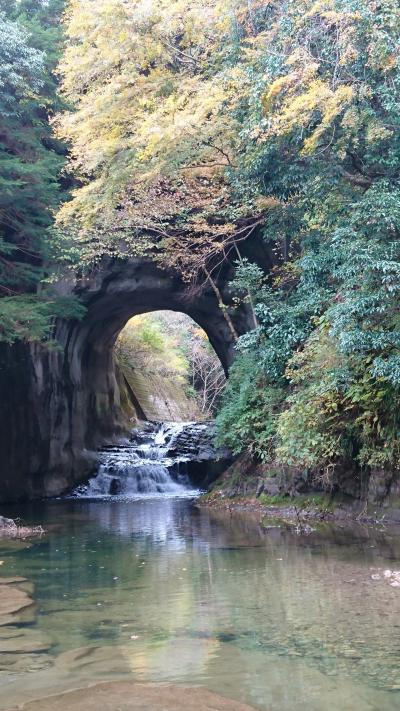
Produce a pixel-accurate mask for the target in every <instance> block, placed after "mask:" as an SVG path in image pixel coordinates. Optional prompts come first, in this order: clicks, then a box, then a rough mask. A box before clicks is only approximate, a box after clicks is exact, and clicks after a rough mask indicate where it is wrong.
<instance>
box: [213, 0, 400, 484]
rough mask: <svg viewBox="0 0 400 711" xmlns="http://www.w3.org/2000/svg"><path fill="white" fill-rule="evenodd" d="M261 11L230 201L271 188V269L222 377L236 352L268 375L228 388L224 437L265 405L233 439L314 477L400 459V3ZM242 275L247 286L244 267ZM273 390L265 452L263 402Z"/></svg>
mask: <svg viewBox="0 0 400 711" xmlns="http://www.w3.org/2000/svg"><path fill="white" fill-rule="evenodd" d="M268 13H269V22H270V25H269V27H270V29H269V35H268V36H269V37H270V38H272V40H273V41H272V44H270V45H269V46H267V47H266V45H264V46H262V45H261V44H260V43H259V42H258V37H261V36H263V35H264V32H268V30H267V29H265V30H263V29H262V24H260V25H258V27H259V29H260V34H259V35H258V33H256V39H255V40H254V42H252V49H251V50H250V53H251V62H250V64H251V66H250V67H248V71H249V74H250V75H251V76H252V78H253V81H254V87H255V91H254V93H253V96H252V99H251V102H250V101H249V103H248V104H247V105H244V109H243V110H244V115H246V116H247V118H248V120H247V121H246V122H245V123H244V126H245V127H244V129H243V131H242V134H241V136H242V140H243V143H242V148H243V152H242V155H241V156H240V159H239V160H238V161H237V163H238V170H237V171H236V173H235V175H234V178H233V180H232V186H233V188H234V193H233V196H235V191H236V193H237V196H238V198H239V196H240V194H242V195H243V194H244V195H246V196H247V200H253V201H255V200H256V195H257V194H258V195H259V196H260V200H259V204H261V205H262V204H263V202H262V201H267V200H270V203H269V205H270V209H269V212H268V214H267V215H266V218H265V221H264V227H263V237H264V239H265V240H266V242H267V243H268V244H269V245H271V246H272V248H273V249H274V250H275V253H276V255H277V266H276V268H275V271H274V272H273V274H272V275H271V277H270V278H269V280H268V281H267V283H266V284H265V285H264V286H263V287H262V288H261V289H259V291H258V293H257V297H256V304H255V312H256V314H257V317H258V324H259V327H258V328H257V329H255V330H254V331H253V332H251V333H250V334H247V335H246V336H244V337H242V338H241V339H240V340H239V343H238V349H239V351H240V352H241V354H242V355H240V356H239V358H238V360H237V362H236V363H235V364H234V366H233V370H232V374H231V377H232V379H233V382H235V379H236V378H238V379H239V380H240V378H241V377H243V380H244V381H245V380H246V376H245V369H244V368H243V359H244V358H245V359H248V362H249V363H250V362H253V363H257V367H258V368H259V369H260V370H261V373H262V376H263V378H264V380H263V378H262V377H259V378H258V380H257V378H253V383H252V385H250V386H248V387H249V389H250V395H249V396H248V397H247V398H246V399H242V400H240V398H238V397H237V393H238V388H236V389H229V390H228V399H227V400H226V401H225V404H224V407H223V410H222V412H221V414H220V416H219V418H218V421H219V426H220V430H221V434H220V436H221V437H222V438H225V439H228V438H229V428H230V427H231V420H232V415H233V411H234V407H235V404H236V405H238V404H239V403H240V405H239V406H238V407H237V409H236V411H235V416H234V417H235V418H236V420H237V422H241V421H243V420H246V417H252V418H255V419H256V418H257V414H258V416H259V419H260V421H262V419H263V418H265V429H264V430H263V429H262V428H261V429H260V431H259V432H254V441H253V442H249V441H245V440H244V441H242V442H241V444H240V446H239V449H244V448H246V447H250V448H251V449H252V451H258V452H259V453H260V456H267V457H268V458H270V457H272V458H273V459H274V460H275V462H277V463H278V464H279V463H284V464H291V465H294V466H298V467H306V468H308V469H310V470H312V471H314V472H315V474H316V476H327V475H328V474H329V472H332V471H333V470H334V468H335V467H336V466H337V465H338V464H340V463H341V464H343V463H347V466H356V467H366V466H367V467H372V466H383V467H389V468H393V469H396V468H399V441H400V440H399V437H400V421H399V418H398V415H397V413H398V411H399V394H400V390H399V386H400V380H399V377H400V367H399V364H400V350H399V348H400V332H399V318H398V313H399V306H400V304H399V262H400V259H399V258H400V253H399V244H400V243H399V237H400V222H399V214H400V213H399V205H400V199H399V198H400V194H399V188H400V184H399V175H400V131H399V128H400V120H399V116H400V67H399V63H398V51H397V49H396V48H398V43H399V38H400V10H399V7H398V4H397V3H395V2H394V1H392V0H385V2H383V3H381V2H380V3H378V2H369V3H359V2H352V1H351V0H332V1H331V2H328V1H326V2H325V1H322V2H318V3H313V2H307V1H306V0H303V1H302V2H299V3H295V4H292V5H290V6H289V5H287V6H285V15H284V22H280V21H278V15H279V11H278V10H277V9H276V7H275V6H272V5H271V6H269V8H268ZM260 22H261V21H260ZM264 27H265V25H264ZM244 36H245V31H244ZM264 36H265V35H264ZM243 44H245V40H242V46H243ZM270 48H271V51H269V49H270ZM261 72H263V74H261ZM261 76H262V77H263V78H265V77H266V78H267V86H265V84H264V81H263V80H262V78H261ZM257 78H258V79H257ZM265 204H266V203H265ZM239 276H240V279H239V281H238V283H237V286H238V287H239V288H240V290H241V291H242V292H243V288H244V287H245V285H246V270H244V271H243V269H242V271H241V273H240V275H239ZM252 280H253V275H252V273H251V272H250V271H249V272H248V274H247V283H248V285H249V288H251V284H252ZM241 373H242V375H241ZM282 389H283V391H284V393H285V395H284V397H283V398H281V400H280V402H281V412H280V414H279V416H278V418H277V419H276V421H275V422H276V424H275V430H274V432H275V435H274V449H273V451H272V453H271V447H270V444H269V439H268V437H265V433H267V434H269V432H270V418H268V417H265V415H264V412H265V398H266V397H268V396H270V395H269V394H270V393H271V391H272V392H276V393H278V392H279V393H280V394H281V393H282ZM265 441H267V442H268V444H267V445H265ZM263 443H264V444H263ZM264 448H265V454H264Z"/></svg>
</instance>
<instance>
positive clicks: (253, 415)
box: [217, 354, 284, 461]
mask: <svg viewBox="0 0 400 711" xmlns="http://www.w3.org/2000/svg"><path fill="white" fill-rule="evenodd" d="M283 397H284V393H283V392H282V391H281V390H280V389H279V388H274V387H272V386H270V385H268V382H267V381H266V379H265V377H264V376H263V374H262V370H261V369H260V366H259V364H258V363H257V361H256V359H255V358H254V356H252V355H248V354H241V355H239V356H238V357H237V358H236V361H235V365H234V367H233V368H232V370H231V373H230V377H229V380H228V384H227V387H226V391H225V395H224V397H223V400H222V409H221V411H220V413H219V414H218V416H217V426H218V429H219V436H218V441H219V443H220V444H223V445H226V446H227V447H229V448H230V449H232V451H233V452H234V453H235V454H238V453H239V452H242V451H243V450H245V449H248V450H249V451H250V452H251V453H252V454H254V455H256V456H258V457H259V458H260V459H261V460H262V461H271V460H272V459H273V456H274V447H275V444H276V429H277V424H278V416H279V412H280V408H281V403H282V400H283Z"/></svg>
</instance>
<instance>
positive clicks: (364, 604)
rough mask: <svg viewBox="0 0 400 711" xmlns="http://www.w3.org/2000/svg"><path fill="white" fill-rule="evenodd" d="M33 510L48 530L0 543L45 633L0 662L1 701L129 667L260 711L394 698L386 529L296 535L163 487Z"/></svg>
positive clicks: (386, 705)
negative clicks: (32, 538) (15, 670)
mask: <svg viewBox="0 0 400 711" xmlns="http://www.w3.org/2000/svg"><path fill="white" fill-rule="evenodd" d="M30 517H31V518H32V519H36V520H38V517H39V518H40V520H41V521H43V520H44V519H45V521H44V522H45V523H46V521H47V526H48V528H49V531H50V532H49V534H48V536H46V537H45V538H44V539H43V540H41V541H36V542H35V543H34V544H33V545H32V547H31V548H29V549H24V550H20V551H15V550H11V549H10V550H8V549H7V548H6V547H5V548H4V549H3V551H2V552H1V556H0V557H1V559H4V561H5V564H4V566H3V570H2V574H3V572H4V574H7V575H10V574H20V575H25V576H26V577H28V578H29V579H30V580H31V581H33V582H34V584H35V589H36V592H35V595H36V598H37V602H38V606H37V609H38V615H37V619H36V623H35V625H36V629H37V630H38V631H40V633H41V634H43V635H45V636H46V638H48V639H50V640H51V645H52V646H51V648H50V649H49V651H47V652H46V653H45V654H43V655H42V658H43V659H42V661H43V667H42V670H40V669H39V670H37V671H36V672H35V674H34V675H32V674H28V668H29V663H30V662H29V660H28V661H27V665H28V666H27V667H26V669H25V670H24V669H23V668H21V671H20V676H19V678H18V681H17V682H14V681H13V678H12V676H11V674H7V664H4V665H3V683H4V684H6V685H7V686H6V688H7V695H8V697H7V699H8V701H7V702H8V703H9V701H10V700H12V701H13V702H17V701H20V700H21V698H22V696H23V695H24V694H25V695H26V694H28V695H29V693H32V691H31V690H32V688H33V687H36V689H41V690H42V691H43V690H45V689H47V690H48V689H50V690H55V689H58V688H68V687H69V686H71V685H73V684H76V683H78V682H80V683H83V682H85V683H86V682H87V683H89V682H91V681H93V680H97V681H98V680H99V679H110V678H121V679H122V678H124V679H125V678H129V679H131V678H133V679H135V680H139V681H174V682H179V683H183V682H184V683H194V684H200V685H203V686H205V687H207V688H209V689H211V690H213V691H216V692H218V693H221V694H225V695H227V696H229V697H231V698H233V699H237V700H241V701H244V702H246V703H249V704H251V705H253V706H254V708H258V709H261V710H265V711H266V709H279V711H289V710H290V711H293V710H294V711H296V710H297V709H305V708H307V709H315V710H317V709H318V710H320V709H325V708H329V709H338V710H339V709H340V710H342V709H345V708H348V709H352V711H364V709H366V710H367V709H368V710H370V711H371V710H372V709H388V710H389V709H395V708H396V709H397V708H398V706H399V702H400V696H399V691H400V671H399V661H400V639H399V632H400V622H399V620H400V618H399V612H400V590H399V589H397V588H394V587H391V585H390V583H389V582H388V579H387V578H385V576H384V574H383V571H384V570H385V569H387V568H388V567H391V568H394V567H396V566H397V568H398V569H400V562H398V561H399V560H400V555H399V554H400V547H399V538H398V536H397V534H396V533H394V532H393V533H392V532H390V531H389V532H387V531H386V532H379V531H378V532H376V531H375V532H371V529H363V528H357V529H356V530H352V531H348V530H340V529H335V530H334V531H332V530H331V529H322V530H321V531H319V532H315V533H314V534H312V535H311V536H297V535H295V534H294V533H293V532H291V531H288V530H286V529H285V528H279V527H275V528H269V529H268V530H267V531H266V530H265V529H264V528H263V526H262V525H261V523H260V521H259V520H257V518H256V517H255V518H251V517H249V516H248V515H239V514H238V515H232V516H231V515H229V514H228V515H227V514H225V513H223V512H216V511H208V510H199V509H197V508H195V507H194V506H193V505H192V504H191V503H190V502H187V501H182V500H180V501H179V500H178V501H175V500H172V499H169V500H164V501H161V500H154V501H150V500H147V501H138V502H129V503H126V502H113V503H110V502H101V501H97V502H82V501H67V502H52V503H47V504H43V505H42V506H41V508H40V510H39V509H36V510H34V509H32V508H31V509H30V510H29V509H28V510H27V512H26V515H25V518H27V519H29V518H30ZM2 545H3V546H4V544H2ZM1 629H2V628H1V627H0V630H1ZM0 639H1V632H0ZM10 671H11V670H10ZM1 683H2V682H1V680H0V684H1ZM0 692H1V686H0ZM21 695H22V696H21ZM0 697H1V701H0V708H3V709H4V708H7V704H6V702H5V701H4V700H3V699H4V695H2V694H1V693H0ZM328 702H329V703H328Z"/></svg>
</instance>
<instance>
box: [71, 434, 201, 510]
mask: <svg viewBox="0 0 400 711" xmlns="http://www.w3.org/2000/svg"><path fill="white" fill-rule="evenodd" d="M186 426H187V423H182V424H175V423H162V424H157V425H153V424H150V423H147V424H146V426H145V427H144V428H143V429H140V430H139V429H137V430H133V432H132V433H131V437H130V441H128V442H125V443H123V444H120V445H115V446H109V447H106V448H104V449H103V450H102V452H101V453H100V464H99V469H98V472H97V474H96V475H95V476H94V477H93V478H92V479H90V480H89V482H88V484H86V485H82V486H79V487H77V488H76V489H75V491H74V492H73V496H74V497H79V498H104V497H110V496H112V497H121V498H123V499H126V498H146V497H151V498H153V497H157V496H180V497H193V496H197V495H198V494H199V491H198V490H197V489H193V488H191V486H190V482H189V480H188V478H187V476H186V475H185V474H182V473H180V469H181V467H180V466H179V465H180V463H181V462H182V461H185V460H184V459H182V457H181V458H179V457H177V456H172V457H171V456H168V450H169V448H170V446H171V443H172V442H173V440H174V438H175V437H176V436H177V435H179V433H180V432H181V431H182V429H183V428H184V427H186Z"/></svg>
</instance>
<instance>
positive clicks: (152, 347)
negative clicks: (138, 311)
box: [115, 314, 189, 385]
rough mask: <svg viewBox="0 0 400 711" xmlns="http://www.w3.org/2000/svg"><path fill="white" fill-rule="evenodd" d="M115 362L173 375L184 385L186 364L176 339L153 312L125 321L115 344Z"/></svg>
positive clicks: (149, 371)
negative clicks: (125, 323)
mask: <svg viewBox="0 0 400 711" xmlns="http://www.w3.org/2000/svg"><path fill="white" fill-rule="evenodd" d="M115 354H116V357H117V360H118V362H119V363H120V364H121V365H122V366H125V367H132V368H134V369H135V368H137V369H139V370H140V371H142V372H143V371H144V372H148V373H153V374H157V375H160V376H162V377H168V378H174V380H176V381H178V382H180V383H181V384H183V385H185V383H186V381H187V377H188V371H189V363H188V361H187V359H186V358H185V356H184V353H183V351H182V348H181V344H180V343H179V340H178V339H177V338H176V337H174V335H171V334H170V333H168V330H167V329H166V328H163V324H162V323H160V321H159V320H157V318H155V317H154V316H153V315H152V314H145V315H144V316H136V317H134V318H133V319H131V320H130V321H128V323H127V325H126V326H125V328H124V329H123V330H122V331H121V333H120V334H119V336H118V339H117V342H116V345H115Z"/></svg>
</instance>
